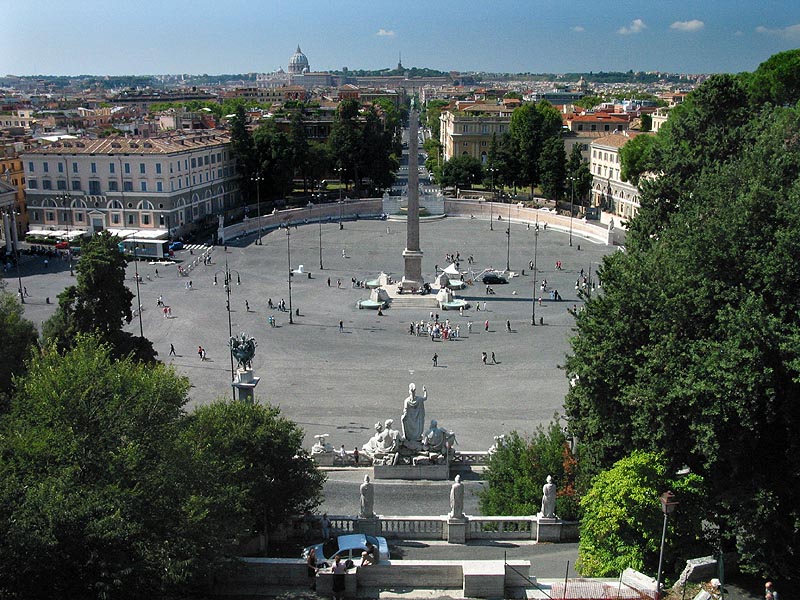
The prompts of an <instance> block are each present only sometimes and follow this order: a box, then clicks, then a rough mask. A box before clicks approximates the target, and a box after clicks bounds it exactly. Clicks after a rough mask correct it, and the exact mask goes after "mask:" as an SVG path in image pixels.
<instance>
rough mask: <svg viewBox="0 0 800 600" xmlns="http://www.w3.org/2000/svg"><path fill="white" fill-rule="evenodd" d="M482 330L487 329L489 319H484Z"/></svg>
mask: <svg viewBox="0 0 800 600" xmlns="http://www.w3.org/2000/svg"><path fill="white" fill-rule="evenodd" d="M483 330H484V331H489V319H486V321H484V323H483Z"/></svg>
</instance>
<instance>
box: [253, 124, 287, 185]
mask: <svg viewBox="0 0 800 600" xmlns="http://www.w3.org/2000/svg"><path fill="white" fill-rule="evenodd" d="M253 143H254V145H255V156H256V160H257V161H258V162H257V165H258V171H257V172H258V174H259V176H260V177H261V182H262V183H261V194H262V198H263V197H266V198H273V199H275V198H283V197H285V196H286V195H287V194H288V193H289V192H291V191H292V184H293V182H294V169H293V162H294V159H295V155H294V152H293V147H292V143H291V140H290V139H289V136H288V135H287V134H285V133H283V132H282V131H278V129H277V127H276V126H275V123H274V122H273V121H267V122H266V123H263V124H262V125H260V126H259V127H258V129H256V131H255V133H254V134H253Z"/></svg>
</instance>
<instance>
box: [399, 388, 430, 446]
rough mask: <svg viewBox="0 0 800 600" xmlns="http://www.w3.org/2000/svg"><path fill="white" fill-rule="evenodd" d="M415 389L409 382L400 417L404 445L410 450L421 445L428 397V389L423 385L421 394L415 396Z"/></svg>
mask: <svg viewBox="0 0 800 600" xmlns="http://www.w3.org/2000/svg"><path fill="white" fill-rule="evenodd" d="M416 391H417V386H416V385H414V384H413V383H411V384H409V386H408V397H407V398H406V399H405V401H404V403H403V416H402V417H401V418H400V423H401V426H402V431H403V439H404V440H405V445H406V446H408V447H409V448H410V449H412V450H418V449H420V448H421V447H422V434H423V433H424V432H425V401H426V400H427V399H428V390H427V388H426V387H425V386H424V385H423V386H422V396H417V395H416V393H415V392H416Z"/></svg>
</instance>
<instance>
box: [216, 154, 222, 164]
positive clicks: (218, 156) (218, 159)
mask: <svg viewBox="0 0 800 600" xmlns="http://www.w3.org/2000/svg"><path fill="white" fill-rule="evenodd" d="M217 162H222V152H217Z"/></svg>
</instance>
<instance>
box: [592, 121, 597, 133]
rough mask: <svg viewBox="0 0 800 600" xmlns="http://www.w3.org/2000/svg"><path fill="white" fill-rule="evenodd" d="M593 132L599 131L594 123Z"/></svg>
mask: <svg viewBox="0 0 800 600" xmlns="http://www.w3.org/2000/svg"><path fill="white" fill-rule="evenodd" d="M592 131H597V125H595V124H594V123H592Z"/></svg>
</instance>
